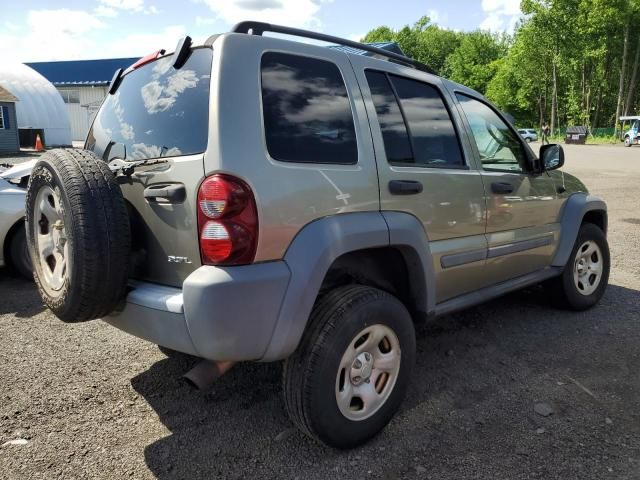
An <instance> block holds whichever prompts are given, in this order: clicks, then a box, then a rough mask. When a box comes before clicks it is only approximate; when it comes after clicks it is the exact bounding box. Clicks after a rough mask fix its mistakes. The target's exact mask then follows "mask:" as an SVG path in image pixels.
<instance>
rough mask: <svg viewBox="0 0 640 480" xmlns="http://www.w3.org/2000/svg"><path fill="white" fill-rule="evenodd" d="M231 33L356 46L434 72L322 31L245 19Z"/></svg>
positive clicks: (403, 63)
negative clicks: (281, 35)
mask: <svg viewBox="0 0 640 480" xmlns="http://www.w3.org/2000/svg"><path fill="white" fill-rule="evenodd" d="M231 32H232V33H247V34H250V35H262V34H263V33H264V32H272V33H282V34H285V35H292V36H294V37H304V38H311V39H313V40H320V41H323V42H329V43H336V44H338V45H344V46H347V47H352V48H357V49H358V50H364V51H365V52H370V53H374V54H376V55H379V56H381V57H385V58H387V59H389V60H391V61H393V62H397V63H400V64H402V65H406V66H409V67H414V68H416V69H418V70H421V71H423V72H427V73H433V74H435V72H434V71H433V70H432V69H431V68H429V67H428V66H427V65H425V64H424V63H422V62H418V61H417V60H414V59H412V58H409V57H405V56H404V55H399V54H397V53H394V52H390V51H388V50H384V49H382V48H378V47H374V46H371V45H366V44H364V43H360V42H354V41H353V40H347V39H346V38H340V37H334V36H333V35H325V34H324V33H317V32H312V31H310V30H302V29H300V28H291V27H283V26H282V25H273V24H271V23H264V22H254V21H245V22H240V23H238V24H236V25H235V26H234V27H233V28H232V29H231Z"/></svg>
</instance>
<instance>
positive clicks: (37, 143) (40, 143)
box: [36, 133, 44, 152]
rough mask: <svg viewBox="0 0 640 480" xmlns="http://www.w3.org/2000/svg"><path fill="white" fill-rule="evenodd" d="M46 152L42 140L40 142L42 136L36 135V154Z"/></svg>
mask: <svg viewBox="0 0 640 480" xmlns="http://www.w3.org/2000/svg"><path fill="white" fill-rule="evenodd" d="M42 151H44V147H43V146H42V140H40V134H39V133H37V134H36V152H42Z"/></svg>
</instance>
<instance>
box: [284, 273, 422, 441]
mask: <svg viewBox="0 0 640 480" xmlns="http://www.w3.org/2000/svg"><path fill="white" fill-rule="evenodd" d="M415 349H416V346H415V331H414V327H413V321H412V319H411V316H410V315H409V312H408V311H407V309H406V307H405V306H404V305H403V304H402V302H400V301H399V300H398V299H397V298H395V297H394V296H392V295H390V294H389V293H387V292H384V291H382V290H378V289H376V288H371V287H365V286H362V285H349V286H345V287H339V288H336V289H335V290H332V291H330V292H329V293H327V294H326V295H324V296H323V297H322V298H321V299H320V300H319V301H318V302H317V303H316V305H315V307H314V309H313V312H312V314H311V318H310V319H309V323H308V325H307V328H306V330H305V333H304V335H303V338H302V341H301V342H300V345H299V346H298V349H297V350H296V352H295V353H294V354H293V355H291V356H290V357H289V358H288V359H287V361H286V363H285V367H284V397H285V405H286V407H287V412H288V413H289V417H290V418H291V420H292V421H293V422H294V423H295V424H296V425H297V426H298V427H299V428H300V429H301V430H302V431H303V432H305V433H306V434H307V435H309V436H311V437H313V438H315V439H317V440H320V441H322V442H324V443H326V444H327V445H330V446H332V447H337V448H352V447H355V446H357V445H360V444H362V443H363V442H365V441H367V440H368V439H369V438H371V437H372V436H374V435H375V434H376V433H378V432H379V431H380V430H381V429H382V428H384V426H385V425H386V424H387V423H389V421H390V420H391V418H393V415H394V414H395V412H396V411H397V409H398V408H399V406H400V404H401V402H402V399H403V398H404V394H405V392H406V389H407V385H408V383H409V378H410V376H411V369H412V367H413V362H414V359H415Z"/></svg>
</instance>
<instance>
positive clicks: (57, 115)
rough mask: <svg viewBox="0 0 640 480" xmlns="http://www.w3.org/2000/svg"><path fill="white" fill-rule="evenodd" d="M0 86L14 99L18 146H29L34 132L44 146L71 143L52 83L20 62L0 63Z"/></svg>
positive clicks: (62, 111)
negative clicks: (15, 99)
mask: <svg viewBox="0 0 640 480" xmlns="http://www.w3.org/2000/svg"><path fill="white" fill-rule="evenodd" d="M0 85H2V87H4V89H5V90H7V91H9V92H11V94H12V95H13V96H14V97H16V98H17V101H16V102H15V110H16V118H17V125H18V133H19V138H20V145H21V146H23V147H33V146H34V144H35V138H36V135H40V139H41V140H42V142H43V143H44V144H45V146H47V147H61V146H71V130H70V125H69V115H68V114H67V111H66V108H65V105H64V103H63V102H62V99H61V98H60V95H58V92H57V91H56V89H55V88H54V86H53V85H52V84H51V83H50V82H49V81H48V80H47V79H46V78H44V77H43V76H42V75H40V74H39V73H38V72H36V71H35V70H34V69H32V68H30V67H28V66H27V65H23V64H21V63H16V64H11V63H1V64H0Z"/></svg>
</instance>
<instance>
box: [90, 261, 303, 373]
mask: <svg viewBox="0 0 640 480" xmlns="http://www.w3.org/2000/svg"><path fill="white" fill-rule="evenodd" d="M290 276H291V273H290V271H289V268H288V267H287V265H286V263H285V262H283V261H278V262H268V263H260V264H255V265H247V266H241V267H211V266H203V267H200V268H198V269H197V270H196V271H195V272H193V273H192V274H191V275H189V277H187V279H186V280H185V281H184V284H183V286H182V289H179V288H172V287H165V286H159V285H155V284H151V283H144V282H132V283H131V287H132V290H131V292H130V293H129V295H128V296H127V300H126V304H125V306H124V308H123V310H122V311H120V312H114V313H113V314H111V315H110V316H108V317H106V318H104V319H103V320H104V321H106V322H107V323H109V324H111V325H113V326H114V327H117V328H119V329H120V330H123V331H125V332H127V333H130V334H132V335H135V336H137V337H140V338H142V339H145V340H148V341H150V342H153V343H156V344H158V345H162V346H164V347H168V348H171V349H174V350H178V351H181V352H185V353H189V354H191V355H196V356H199V357H202V358H207V359H210V360H234V361H243V360H259V359H261V358H262V357H263V356H264V354H265V352H266V350H267V347H268V346H269V343H270V341H271V337H272V334H273V331H274V329H275V325H276V323H277V321H278V315H279V313H280V307H281V304H282V301H283V299H284V296H285V293H286V291H287V286H288V284H289V279H290Z"/></svg>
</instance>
